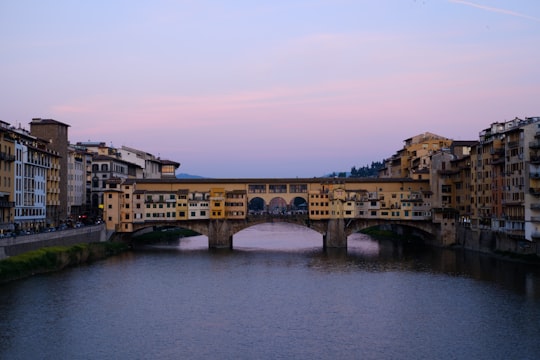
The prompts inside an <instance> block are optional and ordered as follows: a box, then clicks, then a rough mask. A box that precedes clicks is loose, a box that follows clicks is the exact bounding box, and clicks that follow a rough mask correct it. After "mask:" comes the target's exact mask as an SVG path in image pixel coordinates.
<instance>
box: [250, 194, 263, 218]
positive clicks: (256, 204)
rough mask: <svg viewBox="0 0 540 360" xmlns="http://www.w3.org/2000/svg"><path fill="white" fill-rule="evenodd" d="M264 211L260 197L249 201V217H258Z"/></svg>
mask: <svg viewBox="0 0 540 360" xmlns="http://www.w3.org/2000/svg"><path fill="white" fill-rule="evenodd" d="M265 210H266V208H265V204H264V200H263V198H260V197H255V198H253V199H251V200H250V201H249V203H248V212H249V214H250V215H258V214H262V213H264V212H265Z"/></svg>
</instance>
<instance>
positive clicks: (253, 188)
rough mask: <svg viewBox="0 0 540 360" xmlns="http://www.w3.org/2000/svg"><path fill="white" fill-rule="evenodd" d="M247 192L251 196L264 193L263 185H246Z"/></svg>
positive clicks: (264, 187)
mask: <svg viewBox="0 0 540 360" xmlns="http://www.w3.org/2000/svg"><path fill="white" fill-rule="evenodd" d="M248 192H249V193H251V194H260V193H266V185H265V184H250V185H248Z"/></svg>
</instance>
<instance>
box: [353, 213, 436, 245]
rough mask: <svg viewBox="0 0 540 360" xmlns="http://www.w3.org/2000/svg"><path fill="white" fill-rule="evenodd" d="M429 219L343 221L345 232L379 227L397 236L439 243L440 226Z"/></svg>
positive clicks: (433, 243)
mask: <svg viewBox="0 0 540 360" xmlns="http://www.w3.org/2000/svg"><path fill="white" fill-rule="evenodd" d="M438 225H439V224H435V223H432V222H431V221H399V220H397V221H396V220H383V219H351V220H350V221H348V222H346V223H345V234H346V235H347V236H349V235H350V234H352V233H355V232H360V231H362V230H367V229H370V228H375V227H379V228H381V229H383V230H388V231H391V232H393V233H395V234H397V235H398V236H404V237H411V238H418V239H421V240H422V242H424V243H426V244H430V245H439V244H438V242H439V241H441V239H440V237H441V227H440V226H438Z"/></svg>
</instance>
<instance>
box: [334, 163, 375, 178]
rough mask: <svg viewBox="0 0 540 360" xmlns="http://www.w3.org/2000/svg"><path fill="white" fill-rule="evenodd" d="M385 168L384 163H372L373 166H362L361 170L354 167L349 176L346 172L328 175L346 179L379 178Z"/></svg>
mask: <svg viewBox="0 0 540 360" xmlns="http://www.w3.org/2000/svg"><path fill="white" fill-rule="evenodd" d="M383 167H384V162H382V161H372V162H371V165H366V166H362V167H360V168H356V166H353V167H352V168H351V172H350V173H349V174H347V173H346V172H344V171H342V172H339V173H336V172H335V171H334V172H333V173H332V174H330V175H328V176H330V177H336V178H346V177H357V178H360V177H377V175H378V174H379V170H380V169H382V168H383Z"/></svg>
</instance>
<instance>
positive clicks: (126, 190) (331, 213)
mask: <svg viewBox="0 0 540 360" xmlns="http://www.w3.org/2000/svg"><path fill="white" fill-rule="evenodd" d="M428 189H429V183H428V181H427V180H411V179H349V178H347V179H324V178H322V179H321V178H313V179H189V180H187V179H171V180H163V179H159V180H155V179H128V180H125V181H124V182H120V181H118V180H113V181H109V182H108V184H107V189H106V191H105V197H104V198H105V199H104V200H105V201H104V203H105V204H104V205H105V206H104V220H105V222H106V225H107V229H108V230H109V231H111V232H115V233H116V236H117V237H121V238H124V239H129V238H130V236H131V234H133V233H135V232H138V231H140V230H142V229H146V228H151V227H154V228H155V227H161V226H170V227H181V228H186V229H191V230H193V231H196V232H198V233H200V234H203V235H206V236H208V245H209V247H211V248H221V247H222V248H232V247H233V236H234V234H235V233H237V232H239V231H241V230H243V229H246V228H248V227H250V226H254V225H257V224H262V223H268V222H287V223H292V224H297V225H301V226H306V227H308V228H311V229H313V230H315V231H317V232H319V233H320V234H322V236H323V246H324V247H346V246H347V236H348V235H350V234H351V233H353V232H358V231H360V230H363V229H366V228H370V227H375V226H384V227H385V228H386V229H389V230H392V231H394V232H397V233H398V234H404V235H415V236H418V237H420V238H422V239H424V240H425V241H427V242H430V243H433V244H438V245H445V244H447V243H450V242H453V238H452V236H453V233H452V232H451V231H448V228H449V227H448V228H445V225H446V224H443V222H442V221H437V220H436V219H435V217H434V216H432V214H431V213H430V212H429V208H428V207H426V202H425V201H424V196H426V194H427V196H429V191H427V190H428Z"/></svg>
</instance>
